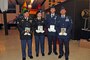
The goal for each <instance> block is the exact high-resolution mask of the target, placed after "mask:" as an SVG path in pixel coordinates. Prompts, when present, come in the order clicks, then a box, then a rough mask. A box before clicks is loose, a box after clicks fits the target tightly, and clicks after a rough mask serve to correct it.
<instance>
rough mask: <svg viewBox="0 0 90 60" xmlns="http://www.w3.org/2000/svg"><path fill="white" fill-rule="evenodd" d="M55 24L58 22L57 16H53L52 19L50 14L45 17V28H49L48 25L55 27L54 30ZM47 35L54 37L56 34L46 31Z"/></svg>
mask: <svg viewBox="0 0 90 60" xmlns="http://www.w3.org/2000/svg"><path fill="white" fill-rule="evenodd" d="M57 22H58V15H57V14H55V15H54V16H53V17H51V14H47V15H46V20H45V23H46V27H47V28H50V25H55V29H56V25H57ZM47 33H48V34H49V35H56V32H49V31H48V32H47Z"/></svg>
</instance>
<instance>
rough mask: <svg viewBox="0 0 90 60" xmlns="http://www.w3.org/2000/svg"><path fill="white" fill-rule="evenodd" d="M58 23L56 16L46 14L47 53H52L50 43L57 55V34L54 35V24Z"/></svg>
mask: <svg viewBox="0 0 90 60" xmlns="http://www.w3.org/2000/svg"><path fill="white" fill-rule="evenodd" d="M57 21H58V15H56V14H54V15H53V14H48V15H47V16H46V26H47V31H48V32H47V36H48V49H49V53H48V54H51V52H52V43H53V52H54V53H55V54H57V51H56V50H57V47H56V41H57V34H56V24H57Z"/></svg>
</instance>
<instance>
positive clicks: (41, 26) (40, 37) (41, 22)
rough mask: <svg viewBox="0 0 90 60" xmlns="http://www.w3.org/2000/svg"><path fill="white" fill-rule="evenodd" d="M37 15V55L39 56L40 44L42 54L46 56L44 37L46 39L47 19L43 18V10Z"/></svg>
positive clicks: (35, 27) (35, 25)
mask: <svg viewBox="0 0 90 60" xmlns="http://www.w3.org/2000/svg"><path fill="white" fill-rule="evenodd" d="M36 15H37V17H36V18H35V19H34V21H35V22H34V29H35V30H34V35H35V46H36V57H38V56H39V45H40V48H41V53H42V56H44V55H45V54H44V43H45V42H44V39H45V34H44V33H45V19H44V18H42V10H39V11H38V12H37V14H36Z"/></svg>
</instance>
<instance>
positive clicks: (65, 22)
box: [56, 16, 72, 38]
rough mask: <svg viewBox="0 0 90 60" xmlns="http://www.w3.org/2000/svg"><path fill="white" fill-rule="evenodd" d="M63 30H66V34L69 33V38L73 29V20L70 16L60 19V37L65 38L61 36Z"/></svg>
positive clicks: (58, 30)
mask: <svg viewBox="0 0 90 60" xmlns="http://www.w3.org/2000/svg"><path fill="white" fill-rule="evenodd" d="M61 28H66V33H67V36H66V37H67V38H69V37H70V35H71V34H70V33H71V29H72V19H71V17H70V16H66V17H65V18H62V17H61V16H60V17H59V20H58V23H57V28H56V30H57V34H58V37H63V36H60V35H59V33H60V32H61Z"/></svg>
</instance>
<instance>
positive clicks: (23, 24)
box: [17, 10, 33, 60]
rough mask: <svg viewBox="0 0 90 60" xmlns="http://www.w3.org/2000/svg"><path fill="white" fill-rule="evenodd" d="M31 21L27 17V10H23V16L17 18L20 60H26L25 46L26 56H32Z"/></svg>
mask: <svg viewBox="0 0 90 60" xmlns="http://www.w3.org/2000/svg"><path fill="white" fill-rule="evenodd" d="M32 25H33V19H32V18H31V17H30V16H29V12H28V10H25V11H24V13H23V15H20V16H18V17H17V26H18V30H19V32H20V39H21V48H22V60H26V44H27V45H28V56H29V57H30V59H32V58H33V56H32V27H33V26H32Z"/></svg>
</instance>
